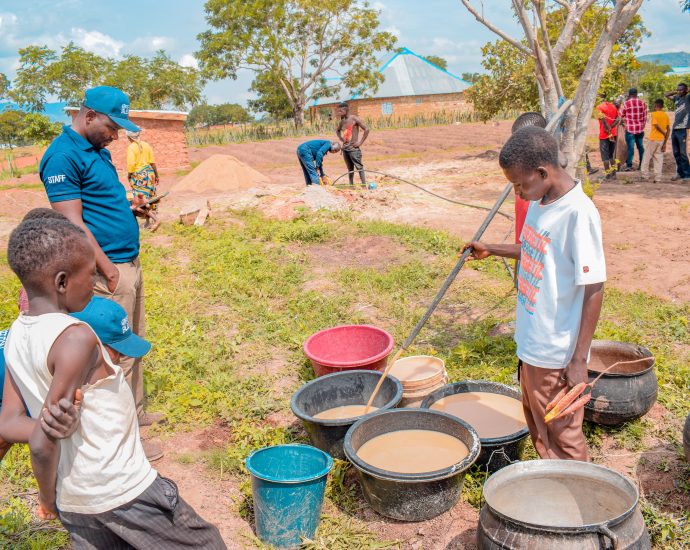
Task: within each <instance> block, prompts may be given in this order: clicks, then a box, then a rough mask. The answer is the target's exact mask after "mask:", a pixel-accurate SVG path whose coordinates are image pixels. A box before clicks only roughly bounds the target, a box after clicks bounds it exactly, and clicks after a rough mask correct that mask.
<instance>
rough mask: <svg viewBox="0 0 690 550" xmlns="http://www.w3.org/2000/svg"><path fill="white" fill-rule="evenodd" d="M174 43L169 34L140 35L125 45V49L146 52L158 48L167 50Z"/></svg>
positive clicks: (154, 50)
mask: <svg viewBox="0 0 690 550" xmlns="http://www.w3.org/2000/svg"><path fill="white" fill-rule="evenodd" d="M174 45H175V39H174V38H171V37H169V36H141V37H139V38H137V39H136V40H133V41H132V42H130V43H129V45H128V46H127V51H131V52H134V53H138V54H148V53H153V52H157V51H158V50H169V49H170V48H172V47H173V46H174Z"/></svg>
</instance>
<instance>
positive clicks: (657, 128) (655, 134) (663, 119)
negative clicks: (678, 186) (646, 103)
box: [640, 99, 671, 183]
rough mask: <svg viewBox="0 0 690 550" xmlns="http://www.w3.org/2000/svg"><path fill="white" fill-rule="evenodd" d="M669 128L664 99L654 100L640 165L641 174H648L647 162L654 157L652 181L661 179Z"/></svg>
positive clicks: (655, 181) (645, 175) (644, 175)
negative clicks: (649, 127)
mask: <svg viewBox="0 0 690 550" xmlns="http://www.w3.org/2000/svg"><path fill="white" fill-rule="evenodd" d="M670 128H671V122H670V120H669V118H668V115H667V114H666V112H665V111H664V100H663V99H657V100H656V101H655V102H654V110H653V111H652V130H651V132H649V138H648V140H647V145H646V146H645V154H644V157H643V159H642V164H641V165H640V172H641V173H642V176H643V177H647V176H648V175H649V163H650V161H651V160H652V159H654V180H653V181H654V183H657V182H658V181H659V180H660V179H661V171H662V169H663V166H664V153H665V152H666V142H667V141H668V136H669V134H670V133H671V130H670Z"/></svg>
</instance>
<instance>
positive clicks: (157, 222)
mask: <svg viewBox="0 0 690 550" xmlns="http://www.w3.org/2000/svg"><path fill="white" fill-rule="evenodd" d="M160 226H161V221H160V220H156V221H155V222H153V225H151V227H149V231H150V232H151V233H153V232H154V231H155V230H156V229H158V228H159V227H160Z"/></svg>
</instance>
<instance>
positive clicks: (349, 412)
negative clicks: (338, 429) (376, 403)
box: [314, 405, 379, 420]
mask: <svg viewBox="0 0 690 550" xmlns="http://www.w3.org/2000/svg"><path fill="white" fill-rule="evenodd" d="M366 408H367V406H366V405H341V406H340V407H333V408H332V409H326V410H325V411H321V412H320V413H319V414H315V415H314V418H320V419H321V420H344V419H346V418H356V417H358V416H363V415H364V414H365V412H364V411H365V410H366ZM378 410H379V408H378V407H373V406H372V407H369V412H370V413H373V412H374V411H378Z"/></svg>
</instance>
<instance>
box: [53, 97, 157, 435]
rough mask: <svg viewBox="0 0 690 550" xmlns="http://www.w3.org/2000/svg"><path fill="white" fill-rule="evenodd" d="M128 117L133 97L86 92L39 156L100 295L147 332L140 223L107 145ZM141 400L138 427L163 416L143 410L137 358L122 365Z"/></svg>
mask: <svg viewBox="0 0 690 550" xmlns="http://www.w3.org/2000/svg"><path fill="white" fill-rule="evenodd" d="M120 128H123V129H125V130H130V131H133V132H136V131H139V128H138V127H137V126H136V125H135V124H133V123H132V122H131V121H130V120H129V98H128V97H127V95H126V94H125V93H124V92H122V91H121V90H118V89H117V88H112V87H110V86H98V87H96V88H92V89H90V90H87V91H86V94H85V97H84V101H83V103H82V105H81V107H80V109H79V112H78V113H77V115H76V116H75V117H74V121H73V124H72V126H71V127H70V126H64V127H63V130H62V134H61V135H60V136H58V137H57V138H55V140H54V141H53V142H52V143H51V144H50V147H48V149H47V150H46V152H45V154H44V155H43V159H42V160H41V165H40V169H39V171H40V175H41V181H43V185H44V186H45V189H46V193H47V194H48V199H49V200H50V204H51V206H52V207H53V208H54V209H55V210H57V211H58V212H60V213H62V214H64V215H65V216H66V217H67V218H68V219H69V220H70V221H71V222H72V223H74V224H76V225H78V226H79V227H81V228H82V229H83V230H84V231H85V232H86V235H87V236H88V238H89V241H91V244H92V245H93V247H94V250H95V251H96V266H97V268H98V274H97V276H96V281H95V286H94V292H95V293H96V294H98V295H100V296H105V297H107V298H110V299H112V300H114V301H116V302H117V303H119V304H120V305H121V306H122V307H123V308H124V310H125V311H126V312H127V315H128V317H129V319H130V320H131V323H132V330H133V331H134V333H135V334H138V335H139V336H141V337H143V336H144V332H145V326H144V281H143V277H142V272H141V265H140V264H139V224H138V223H137V220H136V218H135V215H143V213H142V212H141V211H139V210H137V209H133V208H132V207H131V206H130V204H129V201H128V200H127V196H126V193H125V188H124V186H123V185H122V184H121V183H120V181H119V180H118V177H117V171H116V170H115V166H114V165H113V162H112V160H111V156H110V151H108V150H107V149H106V146H107V145H109V144H110V143H111V142H113V141H114V140H116V139H117V138H118V131H119V130H120ZM121 366H122V369H123V371H124V372H125V374H126V377H127V382H128V383H129V384H130V387H131V388H132V392H133V393H134V399H135V402H136V405H137V413H138V416H139V424H140V425H141V426H147V425H150V424H152V423H153V422H157V421H159V420H161V419H162V417H161V415H156V414H149V413H145V412H144V384H143V382H144V380H143V376H142V369H141V366H140V362H139V360H135V359H130V358H128V359H127V360H126V361H123V362H122V365H121Z"/></svg>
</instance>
